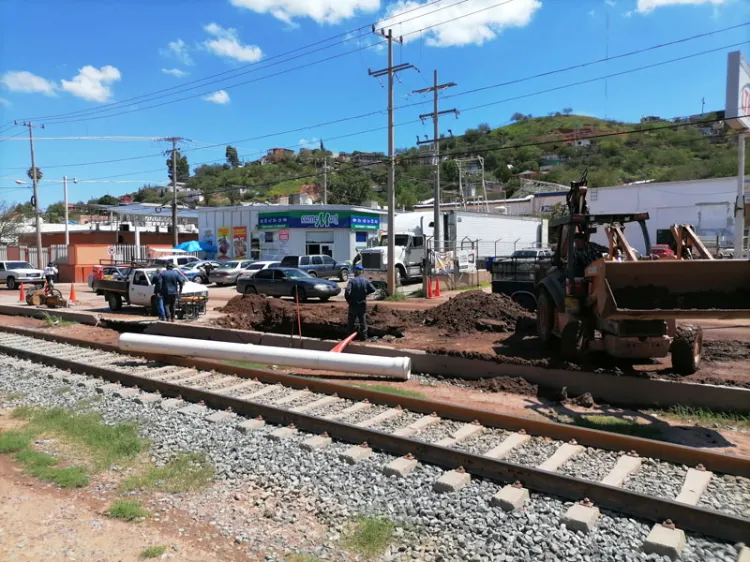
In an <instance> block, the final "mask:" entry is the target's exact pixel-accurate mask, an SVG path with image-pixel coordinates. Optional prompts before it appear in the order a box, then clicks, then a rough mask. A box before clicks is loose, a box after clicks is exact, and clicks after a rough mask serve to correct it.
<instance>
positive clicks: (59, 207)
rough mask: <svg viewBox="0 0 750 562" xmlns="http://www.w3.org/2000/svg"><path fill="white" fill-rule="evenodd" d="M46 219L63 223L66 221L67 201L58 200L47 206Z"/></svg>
mask: <svg viewBox="0 0 750 562" xmlns="http://www.w3.org/2000/svg"><path fill="white" fill-rule="evenodd" d="M44 220H45V221H47V222H51V223H61V222H64V221H65V203H63V202H62V201H58V202H57V203H52V204H51V205H49V206H48V207H47V211H46V212H45V213H44Z"/></svg>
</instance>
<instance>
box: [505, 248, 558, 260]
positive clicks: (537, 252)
mask: <svg viewBox="0 0 750 562" xmlns="http://www.w3.org/2000/svg"><path fill="white" fill-rule="evenodd" d="M551 258H552V250H545V249H543V248H540V249H536V248H532V249H530V250H516V251H515V252H513V253H512V254H511V255H510V259H512V260H518V261H536V260H545V259H551Z"/></svg>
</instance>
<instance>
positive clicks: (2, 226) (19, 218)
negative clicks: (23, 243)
mask: <svg viewBox="0 0 750 562" xmlns="http://www.w3.org/2000/svg"><path fill="white" fill-rule="evenodd" d="M19 207H21V206H20V205H13V206H12V205H10V204H8V203H7V202H5V201H0V242H2V243H5V244H7V243H8V242H16V241H17V240H18V234H19V233H20V231H21V227H22V226H23V221H24V219H25V218H26V217H25V216H24V213H23V212H21V211H19Z"/></svg>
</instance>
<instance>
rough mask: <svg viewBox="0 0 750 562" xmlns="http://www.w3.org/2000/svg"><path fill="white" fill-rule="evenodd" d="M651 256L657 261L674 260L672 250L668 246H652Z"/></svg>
mask: <svg viewBox="0 0 750 562" xmlns="http://www.w3.org/2000/svg"><path fill="white" fill-rule="evenodd" d="M651 255H652V256H656V257H657V258H659V259H662V258H674V250H672V248H670V247H669V245H668V244H654V245H653V246H651Z"/></svg>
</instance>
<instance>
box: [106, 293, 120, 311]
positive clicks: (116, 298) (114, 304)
mask: <svg viewBox="0 0 750 562" xmlns="http://www.w3.org/2000/svg"><path fill="white" fill-rule="evenodd" d="M107 304H109V308H110V310H113V311H117V310H120V309H122V297H121V296H120V295H118V294H117V293H109V294H108V295H107Z"/></svg>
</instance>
